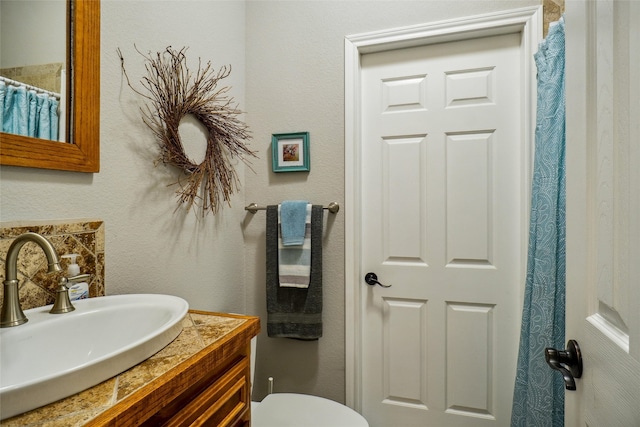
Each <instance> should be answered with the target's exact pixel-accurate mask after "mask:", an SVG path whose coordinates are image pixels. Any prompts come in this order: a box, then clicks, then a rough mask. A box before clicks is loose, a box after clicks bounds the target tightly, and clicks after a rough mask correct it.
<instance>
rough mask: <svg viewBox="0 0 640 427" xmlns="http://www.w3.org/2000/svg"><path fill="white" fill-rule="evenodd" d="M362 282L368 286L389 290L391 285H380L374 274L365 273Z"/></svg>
mask: <svg viewBox="0 0 640 427" xmlns="http://www.w3.org/2000/svg"><path fill="white" fill-rule="evenodd" d="M364 281H365V282H367V285H369V286H375V285H380V286H382V287H383V288H390V287H391V285H383V284H382V283H380V282H378V276H377V275H376V273H367V274H365V276H364Z"/></svg>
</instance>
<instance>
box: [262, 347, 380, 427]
mask: <svg viewBox="0 0 640 427" xmlns="http://www.w3.org/2000/svg"><path fill="white" fill-rule="evenodd" d="M256 342H257V341H256V338H253V339H252V340H251V385H252V386H253V377H254V372H255V363H256ZM251 426H252V427H300V426H304V427H369V423H367V420H365V419H364V417H363V416H362V415H360V414H358V413H357V412H356V411H354V410H353V409H351V408H348V407H346V406H345V405H341V404H339V403H338V402H334V401H333V400H329V399H325V398H323V397H318V396H309V395H307V394H296V393H272V394H269V395H267V397H265V398H264V399H263V400H262V402H251Z"/></svg>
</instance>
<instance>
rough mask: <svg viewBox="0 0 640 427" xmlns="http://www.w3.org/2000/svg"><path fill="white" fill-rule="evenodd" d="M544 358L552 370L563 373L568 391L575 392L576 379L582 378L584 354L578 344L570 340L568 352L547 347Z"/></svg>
mask: <svg viewBox="0 0 640 427" xmlns="http://www.w3.org/2000/svg"><path fill="white" fill-rule="evenodd" d="M544 358H545V360H546V361H547V364H548V365H549V366H550V367H551V369H555V370H557V371H560V372H561V373H562V377H563V378H564V385H565V387H566V389H567V390H575V389H576V381H575V378H580V377H581V376H582V354H581V353H580V346H579V345H578V342H577V341H575V340H569V341H568V342H567V348H566V350H556V349H555V348H549V347H547V348H545V350H544Z"/></svg>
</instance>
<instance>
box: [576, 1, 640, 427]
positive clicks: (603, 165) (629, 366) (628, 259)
mask: <svg viewBox="0 0 640 427" xmlns="http://www.w3.org/2000/svg"><path fill="white" fill-rule="evenodd" d="M566 20H567V22H566V34H567V64H566V85H567V329H566V336H567V339H575V340H577V341H578V343H579V345H580V347H581V350H582V358H583V363H584V371H583V375H582V378H580V379H579V380H576V388H577V390H576V391H575V392H566V394H565V398H566V402H567V411H566V414H565V415H566V417H565V425H566V426H567V427H578V426H579V427H585V426H620V427H627V426H629V427H630V426H634V427H635V426H640V101H639V99H640V2H637V1H613V0H600V1H597V2H592V1H581V2H579V1H571V2H567V11H566ZM596 36H597V37H596Z"/></svg>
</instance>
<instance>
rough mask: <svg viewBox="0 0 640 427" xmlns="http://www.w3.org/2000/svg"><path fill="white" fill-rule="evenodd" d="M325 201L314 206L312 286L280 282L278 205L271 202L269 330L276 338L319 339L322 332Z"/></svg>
mask: <svg viewBox="0 0 640 427" xmlns="http://www.w3.org/2000/svg"><path fill="white" fill-rule="evenodd" d="M323 214H324V212H323V209H322V206H321V205H313V207H312V208H311V280H310V282H309V287H308V288H306V289H300V288H283V287H280V286H279V283H278V206H276V205H272V206H267V242H266V243H267V334H268V335H269V336H270V337H274V338H297V339H302V340H316V339H318V338H320V337H321V336H322V223H323V218H322V217H323Z"/></svg>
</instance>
